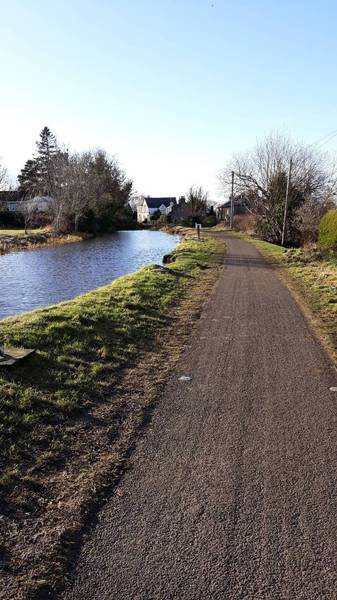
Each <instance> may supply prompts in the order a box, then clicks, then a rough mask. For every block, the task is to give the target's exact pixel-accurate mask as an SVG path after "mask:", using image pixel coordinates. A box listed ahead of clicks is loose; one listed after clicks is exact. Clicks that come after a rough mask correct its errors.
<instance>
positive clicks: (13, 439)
mask: <svg viewBox="0 0 337 600" xmlns="http://www.w3.org/2000/svg"><path fill="white" fill-rule="evenodd" d="M223 251H224V247H223V243H222V242H220V241H216V240H207V241H202V242H199V243H198V242H197V241H195V240H186V241H184V242H183V243H182V244H180V245H179V247H178V248H177V249H176V250H175V251H174V252H173V253H172V260H173V262H172V263H170V264H169V265H168V266H167V267H165V268H163V267H156V266H150V267H146V268H144V269H142V270H140V271H139V272H137V273H135V274H133V275H129V276H126V277H123V278H120V279H118V280H116V281H114V282H113V283H112V284H110V285H108V286H105V287H103V288H100V289H98V290H96V291H94V292H91V293H89V294H85V295H83V296H80V297H78V298H77V299H75V300H72V301H70V302H64V303H62V304H59V305H57V306H54V307H51V308H48V309H45V310H39V311H35V312H32V313H27V314H26V315H23V316H20V317H18V318H11V319H7V320H4V321H2V322H1V329H2V331H3V334H4V336H5V339H6V343H7V344H13V345H16V346H20V345H23V346H26V347H32V348H36V349H37V353H36V355H35V356H33V357H32V358H31V359H30V360H29V361H28V362H27V363H26V364H22V365H21V366H20V367H18V368H16V369H14V370H8V371H6V370H4V369H2V370H0V456H1V479H0V489H1V506H2V512H3V518H2V520H1V525H0V526H1V527H2V528H3V534H4V535H3V539H5V540H6V541H5V543H3V545H2V546H0V565H1V566H2V575H3V577H2V578H1V583H0V597H1V594H2V593H3V595H4V597H6V598H7V599H8V600H9V599H10V598H16V599H19V598H27V597H36V595H38V594H40V596H41V594H42V596H41V597H47V594H52V593H53V590H55V589H56V587H57V584H58V583H59V582H60V580H61V579H62V576H63V573H64V570H65V569H66V567H67V564H68V560H69V556H70V555H72V552H73V548H74V543H75V541H76V540H77V539H78V536H80V532H81V530H82V527H83V524H84V522H85V521H86V519H88V516H89V515H90V514H91V511H92V510H94V508H95V506H96V500H98V499H99V498H101V497H102V496H104V493H105V491H106V489H107V488H108V487H109V486H110V485H112V484H113V482H114V481H115V479H116V477H117V475H118V473H119V471H120V469H121V468H122V467H123V465H124V463H125V459H126V457H127V453H128V452H129V450H130V448H131V447H132V444H133V441H134V438H135V435H136V432H137V430H138V429H139V427H140V426H141V424H142V423H143V422H144V419H145V417H146V415H147V414H148V410H149V407H151V406H152V405H153V403H154V402H155V400H156V398H157V396H158V393H159V391H160V389H161V386H162V385H163V382H164V381H165V379H166V378H167V376H168V375H169V373H170V371H171V369H172V368H173V367H174V364H175V362H176V360H177V358H178V357H179V355H180V353H181V349H182V347H183V344H184V341H185V339H186V337H187V335H188V333H189V332H190V329H191V325H192V323H193V319H194V318H196V316H197V315H198V314H199V311H200V308H201V306H202V304H203V302H204V300H205V297H206V296H207V292H209V291H210V289H211V288H212V286H213V284H214V282H215V280H216V279H217V273H218V268H219V266H218V262H217V258H219V257H220V256H222V254H223ZM48 597H49V596H48Z"/></svg>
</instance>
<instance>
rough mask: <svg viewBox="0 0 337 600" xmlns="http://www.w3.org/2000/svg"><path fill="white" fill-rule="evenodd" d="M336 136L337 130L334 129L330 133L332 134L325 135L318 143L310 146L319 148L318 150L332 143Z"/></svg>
mask: <svg viewBox="0 0 337 600" xmlns="http://www.w3.org/2000/svg"><path fill="white" fill-rule="evenodd" d="M336 135H337V129H334V130H333V131H330V133H328V134H327V135H324V136H323V137H321V138H319V139H318V140H317V141H316V142H313V143H312V144H310V146H317V147H318V148H319V147H320V146H324V144H327V143H328V142H330V140H332V139H333V138H334V137H335V136H336Z"/></svg>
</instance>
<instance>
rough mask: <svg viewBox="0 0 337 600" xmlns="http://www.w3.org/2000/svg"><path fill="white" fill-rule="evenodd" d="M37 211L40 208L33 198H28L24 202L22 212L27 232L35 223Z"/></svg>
mask: <svg viewBox="0 0 337 600" xmlns="http://www.w3.org/2000/svg"><path fill="white" fill-rule="evenodd" d="M37 212H38V209H37V206H36V203H35V202H34V200H33V199H28V200H25V201H24V202H22V206H21V214H22V216H23V220H24V225H25V233H26V234H27V233H28V230H29V229H31V228H32V227H33V225H34V224H35V221H36V217H37Z"/></svg>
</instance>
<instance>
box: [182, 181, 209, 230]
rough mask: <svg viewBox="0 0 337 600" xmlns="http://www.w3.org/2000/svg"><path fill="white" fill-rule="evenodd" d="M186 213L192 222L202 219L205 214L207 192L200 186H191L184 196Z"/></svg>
mask: <svg viewBox="0 0 337 600" xmlns="http://www.w3.org/2000/svg"><path fill="white" fill-rule="evenodd" d="M185 201H186V213H187V215H188V216H189V219H190V220H191V221H192V222H193V221H196V220H200V221H201V220H202V219H203V217H205V216H206V214H207V209H208V203H209V198H208V192H205V191H204V190H203V188H202V187H201V186H199V187H198V186H191V187H190V188H189V190H188V191H187V193H186V196H185Z"/></svg>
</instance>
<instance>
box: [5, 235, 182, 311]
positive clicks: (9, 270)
mask: <svg viewBox="0 0 337 600" xmlns="http://www.w3.org/2000/svg"><path fill="white" fill-rule="evenodd" d="M178 242H179V236H176V235H170V234H167V233H162V232H160V231H119V232H117V233H114V234H111V235H108V236H104V237H100V238H95V239H93V240H88V241H85V242H79V243H74V244H65V245H63V246H54V247H48V248H41V249H40V250H32V251H29V252H14V253H11V254H5V255H4V256H0V319H2V318H4V317H8V316H10V315H17V314H20V313H22V312H25V311H28V310H33V309H34V308H41V307H44V306H48V305H49V304H55V303H56V302H60V301H61V300H69V299H70V298H74V297H75V296H77V295H78V294H82V293H84V292H88V291H89V290H93V289H95V288H97V287H99V286H101V285H104V284H106V283H109V282H110V281H112V280H113V279H116V277H120V276H121V275H126V274H127V273H132V272H133V271H136V270H137V269H139V268H140V267H143V266H145V265H149V264H152V263H157V264H162V258H163V255H164V254H167V253H168V252H170V251H171V250H173V249H174V248H175V246H176V245H177V243H178Z"/></svg>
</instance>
